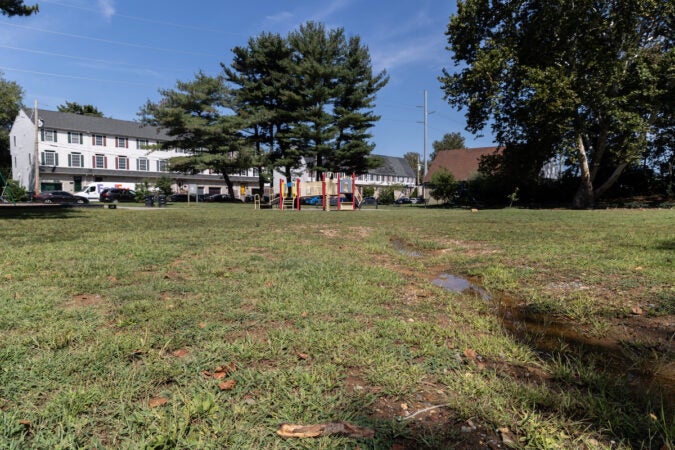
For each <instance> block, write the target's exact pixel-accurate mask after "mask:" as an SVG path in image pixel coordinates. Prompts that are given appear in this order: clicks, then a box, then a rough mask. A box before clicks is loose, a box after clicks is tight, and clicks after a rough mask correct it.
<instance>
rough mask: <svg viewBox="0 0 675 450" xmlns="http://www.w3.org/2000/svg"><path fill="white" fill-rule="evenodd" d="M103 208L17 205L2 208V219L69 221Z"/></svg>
mask: <svg viewBox="0 0 675 450" xmlns="http://www.w3.org/2000/svg"><path fill="white" fill-rule="evenodd" d="M92 208H102V206H101V205H84V206H82V205H77V206H75V205H42V204H17V205H3V206H2V207H0V219H69V218H74V217H78V216H79V215H80V213H81V211H82V210H83V209H92Z"/></svg>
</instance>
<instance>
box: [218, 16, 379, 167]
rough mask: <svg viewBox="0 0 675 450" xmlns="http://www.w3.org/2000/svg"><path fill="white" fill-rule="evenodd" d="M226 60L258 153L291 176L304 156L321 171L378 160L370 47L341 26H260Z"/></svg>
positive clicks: (228, 76) (368, 164) (375, 78)
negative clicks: (283, 30) (282, 29)
mask: <svg viewBox="0 0 675 450" xmlns="http://www.w3.org/2000/svg"><path fill="white" fill-rule="evenodd" d="M233 53H234V60H233V61H232V63H231V64H230V65H229V66H228V65H225V64H222V66H223V70H224V72H225V77H226V79H227V81H229V82H230V83H232V84H233V85H234V86H235V88H234V95H235V102H236V104H237V108H238V112H239V114H240V115H241V117H242V119H244V120H245V122H246V131H247V133H246V134H247V135H248V139H249V140H250V141H251V142H252V143H253V144H254V147H255V149H256V154H257V157H258V158H260V160H261V161H262V160H263V159H264V160H266V161H267V162H269V163H270V164H271V165H272V166H274V167H276V168H281V169H283V171H284V172H285V174H286V177H287V178H291V176H292V172H293V171H294V170H295V169H298V168H299V167H300V165H301V161H302V158H303V157H304V159H305V162H310V164H311V165H312V167H314V168H315V169H316V170H317V176H318V174H319V173H320V172H322V171H348V172H351V171H354V172H358V173H362V172H364V171H365V170H367V168H368V167H371V165H372V164H373V160H372V158H367V156H368V155H369V154H370V152H371V151H372V149H373V147H374V146H373V144H371V143H370V142H368V139H369V138H370V134H369V133H368V130H369V128H371V127H372V126H373V124H374V123H375V122H376V121H377V120H379V117H378V116H376V115H374V114H373V112H372V108H373V106H374V105H373V103H374V99H375V94H376V92H377V91H378V90H379V89H381V88H382V87H384V86H385V85H386V83H387V81H388V78H387V75H386V72H381V73H379V74H376V75H374V74H373V72H372V64H371V61H370V55H369V52H368V49H367V47H365V46H363V45H362V44H361V41H360V39H359V38H358V37H351V38H347V37H346V36H345V33H344V30H343V29H341V28H338V29H334V30H327V29H326V28H325V27H324V25H322V24H318V23H314V22H308V23H307V24H304V25H302V26H301V27H300V28H299V29H298V30H295V31H292V32H291V33H289V34H288V36H286V37H282V36H281V35H278V34H269V33H263V34H262V35H260V36H258V37H256V38H251V39H250V40H249V42H248V46H246V47H236V48H235V49H233Z"/></svg>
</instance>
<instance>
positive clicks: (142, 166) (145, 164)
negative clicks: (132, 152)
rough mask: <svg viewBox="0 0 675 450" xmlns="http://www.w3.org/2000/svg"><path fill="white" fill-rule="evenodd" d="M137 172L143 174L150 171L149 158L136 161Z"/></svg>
mask: <svg viewBox="0 0 675 450" xmlns="http://www.w3.org/2000/svg"><path fill="white" fill-rule="evenodd" d="M136 170H140V171H143V172H147V171H148V170H150V162H149V161H148V158H138V159H137V160H136Z"/></svg>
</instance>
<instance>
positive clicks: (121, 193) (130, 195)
mask: <svg viewBox="0 0 675 450" xmlns="http://www.w3.org/2000/svg"><path fill="white" fill-rule="evenodd" d="M98 199H99V201H101V202H104V203H118V202H135V201H136V192H135V191H133V190H131V189H120V188H107V189H103V190H102V191H101V195H100V196H99V198H98Z"/></svg>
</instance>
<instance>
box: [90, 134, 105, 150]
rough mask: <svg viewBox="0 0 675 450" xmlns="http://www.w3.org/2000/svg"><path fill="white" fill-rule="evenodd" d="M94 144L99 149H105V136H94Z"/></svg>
mask: <svg viewBox="0 0 675 450" xmlns="http://www.w3.org/2000/svg"><path fill="white" fill-rule="evenodd" d="M92 144H94V145H96V146H99V147H105V136H103V135H101V134H95V135H93V136H92Z"/></svg>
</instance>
